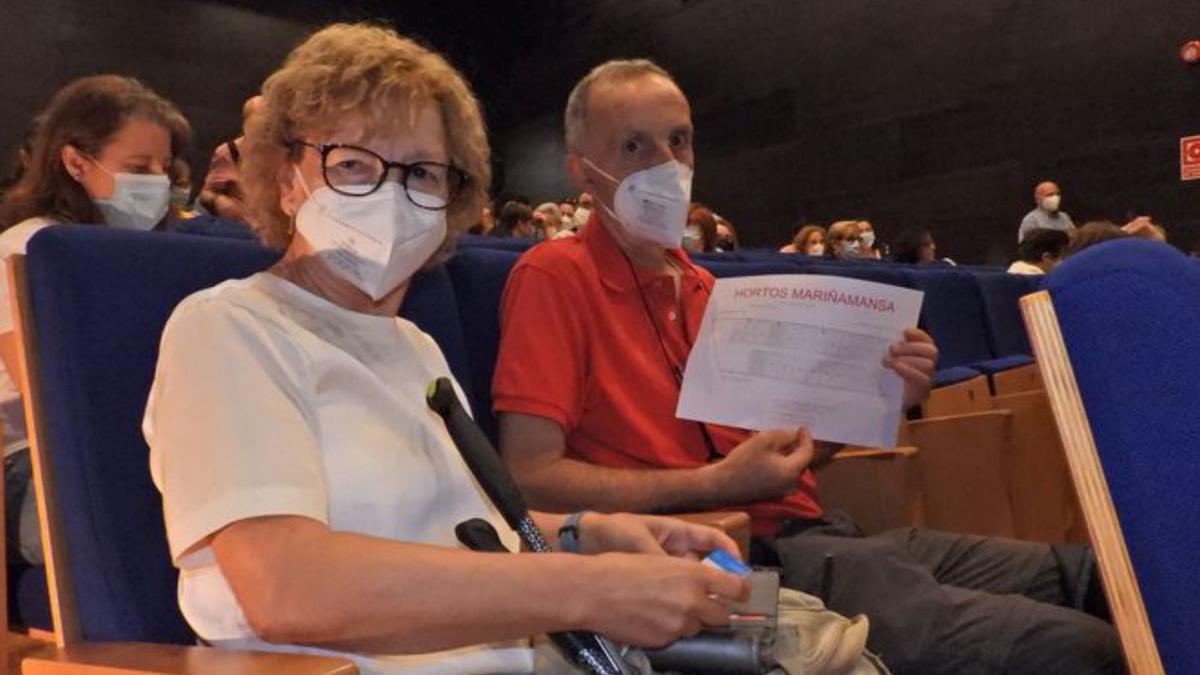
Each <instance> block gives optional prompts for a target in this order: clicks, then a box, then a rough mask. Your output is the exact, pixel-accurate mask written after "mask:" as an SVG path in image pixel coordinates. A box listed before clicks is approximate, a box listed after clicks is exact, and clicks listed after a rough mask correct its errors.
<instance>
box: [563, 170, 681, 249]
mask: <svg viewBox="0 0 1200 675" xmlns="http://www.w3.org/2000/svg"><path fill="white" fill-rule="evenodd" d="M582 159H583V162H584V163H585V164H587V165H588V166H590V167H592V169H594V170H595V171H596V172H597V173H599V174H600V175H601V176H604V177H605V178H607V179H608V180H610V181H612V182H613V183H616V184H617V190H616V192H615V193H613V206H612V209H609V207H608V205H607V204H605V203H604V202H603V201H601V202H600V208H602V209H604V210H605V211H608V213H609V215H610V216H612V217H613V218H615V219H616V220H617V222H619V223H621V224H622V225H624V226H625V229H626V230H628V231H629V233H630V234H632V235H633V236H635V237H637V238H639V239H642V240H644V241H648V242H652V243H654V244H658V245H659V246H662V247H664V248H678V247H679V244H680V241H682V239H683V228H684V226H685V225H686V224H687V212H688V207H690V206H691V201H692V170H691V169H690V168H689V167H688V166H687V165H685V164H682V163H680V162H677V161H675V160H673V159H672V160H669V161H666V162H664V163H662V164H659V165H658V166H652V167H650V168H649V169H642V170H641V171H635V172H633V173H631V174H629V175H628V176H626V177H625V180H621V181H618V180H617V179H616V178H613V177H612V176H611V175H610V174H609V173H607V172H606V171H604V169H601V168H600V167H598V166H596V165H595V164H594V163H592V161H591V160H590V159H588V158H587V157H583V158H582ZM596 199H599V198H598V197H597V198H596Z"/></svg>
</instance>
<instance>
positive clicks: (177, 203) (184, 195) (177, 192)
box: [169, 157, 196, 220]
mask: <svg viewBox="0 0 1200 675" xmlns="http://www.w3.org/2000/svg"><path fill="white" fill-rule="evenodd" d="M169 175H170V177H171V217H172V218H173V219H175V220H182V219H185V218H194V217H195V216H196V212H195V211H193V210H192V167H191V166H189V165H188V163H187V162H186V161H184V160H183V158H181V157H176V158H175V161H174V162H172V163H171V171H170V174H169Z"/></svg>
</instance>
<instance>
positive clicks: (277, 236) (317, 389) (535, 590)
mask: <svg viewBox="0 0 1200 675" xmlns="http://www.w3.org/2000/svg"><path fill="white" fill-rule="evenodd" d="M263 98H264V104H263V109H262V111H261V112H260V113H258V114H256V115H255V116H254V117H253V118H251V121H250V124H249V125H248V128H247V135H246V139H247V153H246V162H245V164H244V165H243V171H242V177H243V180H244V184H245V185H246V188H247V197H248V198H247V206H248V207H249V208H248V214H249V217H250V221H251V223H252V224H253V226H254V227H255V229H256V231H257V232H258V233H259V234H260V236H261V238H262V240H263V241H264V242H265V243H266V244H268V245H271V246H274V247H278V248H282V249H284V254H283V258H282V259H281V260H280V261H279V262H278V263H277V264H276V265H275V266H274V267H272V268H271V269H270V270H268V271H265V272H261V273H259V274H255V275H253V276H250V277H248V278H246V279H240V280H232V281H228V282H225V283H222V284H220V285H218V286H216V287H214V288H210V289H207V290H204V291H200V292H199V293H196V294H193V295H192V296H190V297H188V298H187V299H185V300H184V301H183V302H182V303H180V305H179V306H178V307H177V308H176V309H175V311H174V313H173V314H172V315H171V318H170V319H169V320H168V322H167V325H166V327H165V329H164V331H163V338H162V344H161V348H160V351H159V361H158V368H157V372H156V374H155V379H154V384H153V386H152V388H151V392H150V396H149V399H148V402H147V407H146V415H145V418H144V422H143V431H144V432H145V436H146V440H147V442H148V443H149V446H150V470H151V474H152V476H153V479H154V482H155V485H156V486H157V487H158V489H159V490H160V491H161V492H162V494H163V506H164V522H165V525H166V530H167V539H168V542H169V544H170V550H171V556H172V560H173V561H174V563H175V564H176V565H177V566H178V567H179V568H180V569H181V570H182V571H183V573H182V574H181V575H180V577H179V596H178V599H179V604H180V609H181V610H182V612H183V615H184V617H185V618H186V619H187V621H188V623H189V624H190V625H191V627H192V628H193V629H194V630H195V632H196V634H197V635H198V636H199V637H200V638H201V639H203V640H205V641H206V642H207V643H208V644H212V645H215V646H217V647H236V648H248V647H250V648H266V649H274V650H284V651H301V652H312V651H318V652H336V653H339V654H344V655H346V656H348V657H350V658H352V659H353V660H354V661H355V662H356V664H357V666H358V668H359V672H361V673H363V674H364V675H378V674H382V673H417V672H419V673H438V674H439V675H476V674H481V673H530V672H534V668H535V661H534V656H535V655H534V654H533V653H532V652H531V650H530V640H529V638H530V637H531V636H536V635H538V634H541V633H545V632H548V631H561V630H573V629H586V630H592V631H596V632H599V633H601V634H605V635H607V636H609V637H612V638H614V639H616V640H618V641H620V642H628V643H632V644H637V645H642V646H646V645H656V646H658V645H662V644H665V643H668V642H670V641H673V640H675V639H677V638H679V637H680V636H681V635H684V634H691V633H694V632H696V631H698V630H700V629H701V627H702V626H705V625H709V624H713V623H720V622H722V621H726V622H727V620H728V612H729V610H728V606H727V601H728V600H729V599H730V598H733V597H740V596H742V595H744V594H745V592H746V591H747V590H748V589H747V588H746V586H745V585H744V583H743V582H742V580H741V579H738V578H736V577H734V576H733V575H730V574H726V573H724V572H719V571H717V570H715V569H713V568H711V567H708V566H705V565H702V564H701V563H699V562H698V561H696V560H691V559H687V557H686V556H688V555H694V554H698V553H703V552H705V551H707V550H711V549H713V548H721V549H723V550H727V551H736V545H735V544H734V543H733V542H732V540H730V539H729V538H728V537H727V536H725V535H724V534H722V533H720V532H718V531H716V530H713V529H711V528H704V527H699V526H694V525H689V524H686V523H684V522H682V521H678V520H674V519H670V518H661V517H655V518H647V517H642V516H633V515H628V514H625V515H620V514H589V515H588V517H587V518H583V519H580V520H579V521H578V522H576V523H575V524H574V526H575V527H576V528H577V534H578V538H577V539H572V538H568V539H566V540H565V541H564V540H562V539H560V538H559V537H556V536H554V535H555V533H556V532H558V531H559V530H560V529H561V528H562V527H563V525H564V524H565V520H566V519H565V517H564V516H562V515H552V514H540V513H535V514H532V517H533V519H534V520H535V521H536V522H537V524H538V525H539V527H540V528H541V529H542V530H543V531H545V532H546V533H547V534H548V535H549V538H550V540H551V544H552V545H554V546H556V547H560V550H572V549H573V550H576V551H578V552H580V553H598V552H608V554H606V555H598V556H593V555H566V554H563V553H561V552H560V553H543V554H513V555H497V554H494V553H477V552H473V551H468V550H464V547H463V546H462V545H461V544H460V543H459V542H458V541H457V539H456V537H455V527H456V525H457V524H458V523H461V522H463V521H464V520H468V519H471V518H482V519H485V520H487V521H488V522H489V523H490V524H491V525H492V526H493V527H494V528H495V529H496V531H497V534H498V537H499V539H500V540H501V541H502V542H503V543H504V545H506V546H507V547H508V548H509V549H510V550H513V551H516V550H518V549H519V540H518V537H517V535H516V533H515V532H514V531H513V530H512V529H511V528H509V527H508V526H507V525H506V524H505V521H504V520H503V518H502V517H501V516H500V514H499V512H498V511H497V510H496V508H495V507H494V506H493V505H492V504H491V503H490V502H489V500H488V499H487V497H486V495H485V494H484V493H483V492H482V490H481V488H480V487H479V485H478V484H477V483H476V481H475V480H474V479H473V477H472V475H471V473H470V470H469V469H468V468H467V465H466V464H465V462H464V461H463V459H462V457H461V456H460V455H459V453H458V451H457V450H456V449H455V447H454V443H453V441H452V439H451V437H450V435H449V432H448V431H447V428H446V425H445V424H444V422H443V421H442V419H441V418H440V417H439V416H438V415H437V414H436V413H434V412H432V411H431V410H430V409H429V407H428V405H427V404H426V398H425V397H426V388H427V386H428V385H429V383H430V382H432V381H434V380H435V379H436V378H442V377H445V378H449V379H450V380H451V381H452V382H453V376H452V375H451V373H450V369H449V367H448V366H447V364H446V359H445V357H444V355H443V354H442V352H441V350H440V349H439V348H438V345H437V344H436V343H435V342H434V341H433V339H432V338H430V336H429V335H427V334H425V333H424V332H422V331H421V330H420V329H419V328H417V327H416V326H415V325H414V324H412V323H411V322H409V321H406V320H404V319H402V318H399V317H398V316H397V312H398V310H399V308H400V305H401V303H402V301H403V299H404V297H405V294H406V293H407V292H408V290H409V286H410V281H411V280H412V278H413V275H414V274H415V273H416V272H418V271H419V270H421V269H422V268H425V267H427V266H430V265H433V264H436V263H437V262H438V261H439V260H440V259H441V258H442V256H441V255H439V252H444V251H445V250H446V249H447V247H448V246H449V245H450V244H451V242H452V240H453V238H454V237H455V236H457V235H458V234H460V233H462V232H463V231H465V230H466V228H467V227H469V226H470V225H471V224H472V223H473V222H474V221H475V220H476V218H477V217H478V214H479V210H480V207H481V206H482V205H483V203H484V200H485V199H486V197H487V188H488V184H489V182H490V161H489V149H488V144H487V135H486V133H485V131H484V127H483V118H482V113H481V111H480V106H479V103H478V101H477V100H476V98H475V96H474V94H472V92H471V90H470V88H469V87H468V85H467V83H466V82H465V81H464V80H463V78H462V76H461V74H460V73H459V72H458V71H457V70H455V69H454V67H453V66H451V65H450V64H449V63H448V62H447V61H446V60H445V59H444V58H442V57H441V56H440V55H439V54H437V53H435V52H432V51H430V50H428V49H426V48H425V47H422V46H420V45H418V44H417V43H416V42H414V41H412V40H409V39H407V38H403V37H401V36H399V35H397V34H396V33H395V32H393V31H392V30H389V29H386V28H381V27H377V26H370V25H365V24H356V25H348V24H336V25H333V26H329V27H326V28H324V29H322V30H320V31H319V32H317V33H316V34H314V35H312V36H311V37H309V38H308V40H306V41H305V42H304V43H302V44H301V45H300V46H298V47H297V48H296V49H295V50H294V51H293V52H292V53H291V54H290V55H289V56H288V58H287V60H286V61H285V62H284V64H283V66H282V68H281V69H280V70H278V71H277V72H276V73H274V74H273V75H271V77H270V78H268V79H267V81H266V82H265V83H264V85H263ZM360 235H362V236H360ZM569 241H571V240H570V239H567V240H561V241H558V242H547V243H545V244H542V245H540V246H538V247H535V250H536V249H540V248H544V247H552V246H555V245H558V244H560V243H565V242H569ZM460 396H461V394H460ZM575 544H578V546H575ZM630 553H651V554H654V555H630ZM668 553H670V554H674V555H667V554H668ZM537 672H543V671H541V670H539V671H537Z"/></svg>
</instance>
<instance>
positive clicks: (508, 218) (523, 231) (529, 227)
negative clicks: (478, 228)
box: [489, 201, 534, 239]
mask: <svg viewBox="0 0 1200 675" xmlns="http://www.w3.org/2000/svg"><path fill="white" fill-rule="evenodd" d="M489 234H491V236H493V237H501V238H505V239H510V238H511V239H532V238H533V235H534V230H533V209H530V208H529V206H528V205H526V204H522V203H521V202H518V201H511V202H508V203H507V204H505V205H504V206H503V207H502V208H501V209H500V218H499V219H497V220H496V227H494V228H492V231H491V232H490V233H489Z"/></svg>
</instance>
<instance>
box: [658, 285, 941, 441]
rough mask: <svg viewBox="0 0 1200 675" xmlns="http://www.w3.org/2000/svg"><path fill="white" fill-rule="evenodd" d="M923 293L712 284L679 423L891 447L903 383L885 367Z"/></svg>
mask: <svg viewBox="0 0 1200 675" xmlns="http://www.w3.org/2000/svg"><path fill="white" fill-rule="evenodd" d="M922 296H923V294H922V293H921V292H920V291H913V290H910V289H907V288H900V287H897V286H888V285H886V284H877V283H873V282H869V281H859V280H857V279H847V278H844V277H829V276H819V275H808V274H783V275H770V276H756V277H738V278H726V279H719V280H717V282H716V284H715V286H714V287H713V292H712V297H711V298H710V299H709V301H708V308H707V309H706V310H705V312H704V320H703V321H702V322H701V324H700V334H699V335H698V336H697V338H696V344H695V346H694V347H693V348H692V353H691V356H690V357H689V358H688V363H687V369H686V371H685V372H684V378H683V390H682V392H681V394H680V397H679V408H678V410H677V411H676V414H677V415H678V416H679V417H681V418H683V419H689V420H699V421H702V422H712V423H715V424H725V425H728V426H733V427H741V428H745V429H754V430H763V429H778V428H795V427H797V426H800V425H805V426H807V427H808V428H809V429H810V430H811V431H812V434H813V437H814V438H816V439H818V440H823V441H832V442H836V443H847V444H852V445H865V446H880V447H893V446H895V444H896V434H897V431H898V429H899V425H900V414H901V410H900V407H901V405H902V399H903V393H904V383H903V382H902V381H901V380H900V377H899V376H898V375H896V374H895V373H894V372H893V371H892V370H891V369H888V368H884V367H883V363H882V361H883V358H884V357H885V356H886V355H887V351H888V347H889V346H890V345H891V344H892V343H893V342H896V341H898V340H900V339H901V337H902V335H903V332H904V328H906V327H909V326H916V325H917V318H918V316H919V314H920V311H921V299H922Z"/></svg>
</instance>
